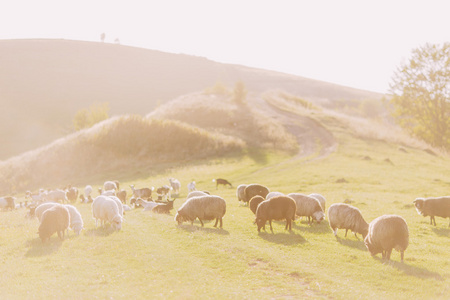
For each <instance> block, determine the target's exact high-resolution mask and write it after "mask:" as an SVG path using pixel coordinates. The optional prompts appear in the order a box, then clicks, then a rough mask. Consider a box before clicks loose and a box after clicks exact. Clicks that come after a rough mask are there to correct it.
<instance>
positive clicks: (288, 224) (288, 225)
mask: <svg viewBox="0 0 450 300" xmlns="http://www.w3.org/2000/svg"><path fill="white" fill-rule="evenodd" d="M288 227H289V231H291V230H292V223H291V220H290V219H289V218H287V219H286V228H285V230H286V229H288Z"/></svg>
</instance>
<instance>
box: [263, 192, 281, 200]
mask: <svg viewBox="0 0 450 300" xmlns="http://www.w3.org/2000/svg"><path fill="white" fill-rule="evenodd" d="M276 196H285V195H284V194H283V193H282V192H270V193H268V194H267V195H266V200H269V199H270V198H273V197H276Z"/></svg>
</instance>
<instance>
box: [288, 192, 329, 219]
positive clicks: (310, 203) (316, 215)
mask: <svg viewBox="0 0 450 300" xmlns="http://www.w3.org/2000/svg"><path fill="white" fill-rule="evenodd" d="M288 196H289V197H291V198H292V199H294V200H295V204H297V212H296V214H297V216H299V217H308V224H310V225H312V223H313V222H314V220H316V222H317V223H320V222H321V221H322V220H323V219H324V218H325V213H324V212H323V209H322V206H321V205H320V203H319V201H318V200H317V199H315V198H313V197H309V196H306V195H304V194H300V193H291V194H288ZM310 217H312V219H310Z"/></svg>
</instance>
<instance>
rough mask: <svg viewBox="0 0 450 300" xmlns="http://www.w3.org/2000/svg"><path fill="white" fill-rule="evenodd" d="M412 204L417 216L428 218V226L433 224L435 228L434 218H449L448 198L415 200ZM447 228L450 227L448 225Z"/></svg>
mask: <svg viewBox="0 0 450 300" xmlns="http://www.w3.org/2000/svg"><path fill="white" fill-rule="evenodd" d="M413 203H414V206H415V207H416V210H417V213H418V214H419V215H422V216H424V217H427V216H430V224H433V222H434V225H435V226H436V220H435V219H434V217H441V218H444V219H445V218H450V196H445V197H436V198H417V199H416V200H414V202H413ZM448 226H449V227H450V223H449V225H448Z"/></svg>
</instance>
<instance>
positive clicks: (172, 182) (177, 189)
mask: <svg viewBox="0 0 450 300" xmlns="http://www.w3.org/2000/svg"><path fill="white" fill-rule="evenodd" d="M169 182H170V186H171V187H172V189H173V193H174V194H177V195H178V194H179V193H180V188H181V183H180V181H179V180H178V179H175V178H169Z"/></svg>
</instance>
